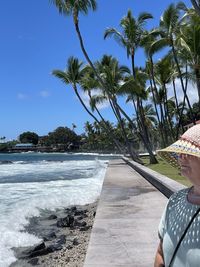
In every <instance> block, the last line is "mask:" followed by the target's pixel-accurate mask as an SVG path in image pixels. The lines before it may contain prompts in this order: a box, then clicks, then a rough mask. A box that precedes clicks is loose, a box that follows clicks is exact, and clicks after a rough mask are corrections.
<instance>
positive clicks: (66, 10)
mask: <svg viewBox="0 0 200 267" xmlns="http://www.w3.org/2000/svg"><path fill="white" fill-rule="evenodd" d="M50 1H51V2H52V3H53V4H54V5H55V6H56V7H57V8H58V11H59V13H60V14H62V15H69V16H70V15H72V16H73V22H74V26H75V29H76V33H77V35H78V39H79V43H80V46H81V50H82V52H83V54H84V56H85V58H86V60H87V62H88V63H89V65H90V66H91V68H92V69H93V71H94V73H95V75H96V77H97V78H98V80H99V82H100V83H101V84H102V86H104V84H103V80H102V79H101V76H100V75H99V73H98V72H97V70H96V69H95V66H94V64H93V62H92V61H91V59H90V57H89V55H88V53H87V51H86V49H85V45H84V41H83V38H82V35H81V32H80V28H79V13H83V14H88V12H89V10H90V9H92V10H93V11H95V10H96V8H97V3H96V0H50Z"/></svg>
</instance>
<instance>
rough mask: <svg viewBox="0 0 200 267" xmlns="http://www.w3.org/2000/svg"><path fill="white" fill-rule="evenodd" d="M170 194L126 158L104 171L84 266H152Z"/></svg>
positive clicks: (110, 164) (113, 161)
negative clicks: (134, 167) (162, 190)
mask: <svg viewBox="0 0 200 267" xmlns="http://www.w3.org/2000/svg"><path fill="white" fill-rule="evenodd" d="M166 203H167V198H166V197H165V196H164V195H163V194H162V193H160V192H159V191H158V190H157V189H156V188H155V187H154V186H153V185H152V184H150V183H149V182H148V181H147V180H146V179H145V178H144V177H143V176H141V175H140V174H139V173H138V172H136V171H135V170H134V169H133V168H132V167H130V166H129V165H127V163H125V162H124V161H123V160H112V161H110V162H109V166H108V169H107V172H106V175H105V179H104V183H103V187H102V192H101V196H100V201H99V204H98V208H97V213H96V217H95V221H94V225H93V229H92V234H91V237H90V242H89V246H88V250H87V255H86V259H85V263H84V267H107V266H108V267H109V266H112V267H151V266H153V262H154V255H155V251H156V248H157V244H158V235H157V228H158V224H159V220H160V217H161V214H162V211H163V209H164V207H165V205H166Z"/></svg>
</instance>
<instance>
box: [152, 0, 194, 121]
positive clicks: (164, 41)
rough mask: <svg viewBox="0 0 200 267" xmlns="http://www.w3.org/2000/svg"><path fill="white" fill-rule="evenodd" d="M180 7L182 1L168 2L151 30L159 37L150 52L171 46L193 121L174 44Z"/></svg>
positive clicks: (182, 6)
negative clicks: (155, 25) (158, 23)
mask: <svg viewBox="0 0 200 267" xmlns="http://www.w3.org/2000/svg"><path fill="white" fill-rule="evenodd" d="M180 7H181V8H182V9H184V8H185V6H184V4H183V3H179V4H177V5H175V4H170V5H169V7H168V8H167V9H166V10H165V11H164V13H163V15H162V17H161V19H160V26H159V28H157V29H154V30H153V31H152V32H151V34H152V35H156V36H159V38H158V39H157V40H156V41H155V42H154V43H153V44H152V46H151V49H150V52H151V53H154V52H156V51H159V50H161V49H162V48H164V47H166V46H168V47H170V48H171V51H172V54H173V57H174V61H175V65H176V68H177V71H178V77H179V79H180V82H181V88H182V91H183V94H184V97H185V99H186V101H187V105H188V107H189V110H190V112H191V117H192V119H193V122H194V123H195V120H194V116H193V113H192V107H191V104H190V100H189V98H188V95H187V92H186V88H185V86H184V81H183V74H182V71H181V66H180V63H179V60H178V52H177V46H176V38H177V36H178V35H179V34H180V27H181V20H180Z"/></svg>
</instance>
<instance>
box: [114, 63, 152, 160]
mask: <svg viewBox="0 0 200 267" xmlns="http://www.w3.org/2000/svg"><path fill="white" fill-rule="evenodd" d="M146 80H147V74H146V73H145V72H144V71H143V70H142V69H138V68H136V69H135V78H133V76H130V77H129V79H128V80H126V81H125V83H124V84H123V85H122V86H121V87H120V90H119V92H118V93H119V94H122V95H124V94H125V95H127V102H129V101H131V102H132V103H133V106H134V108H135V114H136V119H137V125H138V127H139V132H138V130H137V129H135V125H134V124H133V122H132V120H131V119H130V118H129V117H128V116H126V114H124V115H125V117H126V118H127V119H128V121H129V123H130V125H131V126H132V128H133V130H134V131H135V132H137V133H138V134H139V136H140V138H141V140H142V142H143V143H144V146H145V148H146V149H147V151H148V153H149V156H150V163H152V164H154V163H157V160H156V158H155V156H154V154H153V149H152V144H151V140H150V135H149V129H148V127H147V125H146V124H145V117H144V108H143V102H142V100H146V99H147V91H146V90H145V86H146Z"/></svg>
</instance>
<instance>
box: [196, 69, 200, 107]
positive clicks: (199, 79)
mask: <svg viewBox="0 0 200 267" xmlns="http://www.w3.org/2000/svg"><path fill="white" fill-rule="evenodd" d="M195 76H196V82H197V91H198V97H199V111H200V70H199V69H197V68H195Z"/></svg>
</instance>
